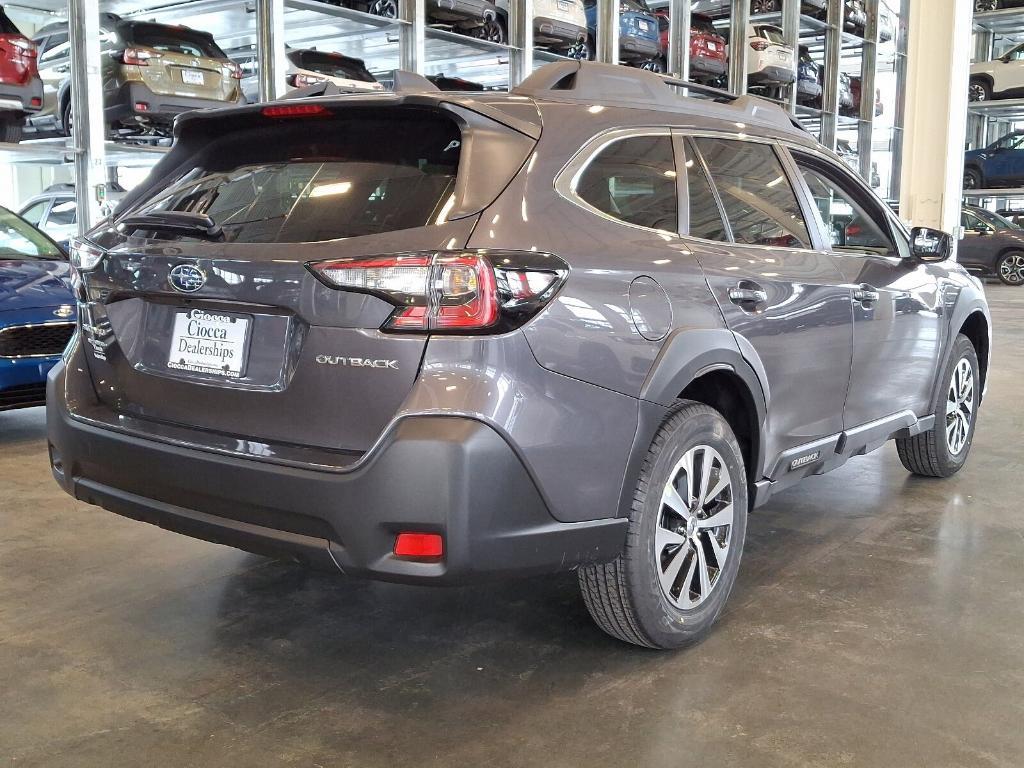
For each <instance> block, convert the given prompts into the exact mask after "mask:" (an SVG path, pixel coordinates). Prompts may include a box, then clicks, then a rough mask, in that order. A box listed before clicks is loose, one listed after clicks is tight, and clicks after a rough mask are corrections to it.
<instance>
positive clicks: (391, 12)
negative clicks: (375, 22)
mask: <svg viewBox="0 0 1024 768" xmlns="http://www.w3.org/2000/svg"><path fill="white" fill-rule="evenodd" d="M369 8H370V13H372V14H374V15H375V16H383V17H384V18H385V19H397V18H398V0H373V2H372V3H370V6H369Z"/></svg>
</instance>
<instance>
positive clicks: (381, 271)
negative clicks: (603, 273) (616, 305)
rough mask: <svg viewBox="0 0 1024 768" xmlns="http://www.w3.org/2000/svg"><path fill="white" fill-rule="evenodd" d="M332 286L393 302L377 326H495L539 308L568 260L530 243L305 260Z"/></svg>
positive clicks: (521, 319) (508, 326) (513, 323)
mask: <svg viewBox="0 0 1024 768" xmlns="http://www.w3.org/2000/svg"><path fill="white" fill-rule="evenodd" d="M307 266H308V267H309V269H310V270H311V271H312V272H313V274H314V275H316V276H317V277H318V278H319V279H320V280H321V281H323V282H324V283H326V284H327V285H329V286H330V287H332V288H337V289H339V290H346V291H356V292H359V293H370V294H373V295H375V296H379V297H381V298H383V299H384V300H386V301H388V302H390V303H392V304H394V305H395V311H394V312H392V313H391V316H390V317H389V318H388V319H387V321H386V322H385V323H384V325H383V326H382V328H383V329H384V330H388V331H407V332H423V331H429V332H432V333H438V332H442V333H443V332H451V333H458V332H502V331H507V330H512V329H513V328H518V327H519V326H520V325H522V324H523V323H525V322H526V321H527V320H529V319H530V318H531V317H533V316H534V315H535V314H537V312H539V311H540V310H541V309H542V308H543V307H544V305H545V304H547V303H548V301H550V300H551V297H552V296H554V295H555V293H556V292H557V291H558V288H559V287H560V286H561V284H562V283H563V282H564V281H565V277H566V275H567V274H568V271H569V270H568V266H567V265H566V264H565V262H564V261H562V260H561V259H559V258H558V257H556V256H552V255H551V254H546V253H537V252H533V251H467V252H461V251H439V252H432V253H412V254H396V255H393V256H367V257H357V258H351V259H338V260H334V261H318V262H312V263H310V264H309V265H307Z"/></svg>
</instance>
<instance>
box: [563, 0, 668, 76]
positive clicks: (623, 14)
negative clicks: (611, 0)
mask: <svg viewBox="0 0 1024 768" xmlns="http://www.w3.org/2000/svg"><path fill="white" fill-rule="evenodd" d="M583 6H584V8H585V10H586V14H587V57H588V58H590V59H595V58H597V0H584V2H583ZM663 53H664V51H662V49H661V33H660V32H659V30H658V19H657V18H656V17H655V16H654V14H652V13H651V11H650V9H649V8H648V7H647V2H646V0H619V59H620V60H621V61H622V62H623V63H625V64H632V65H634V66H637V67H640V68H641V69H647V70H650V71H652V72H664V71H665V64H664V61H663V59H662V54H663Z"/></svg>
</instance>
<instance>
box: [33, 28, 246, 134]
mask: <svg viewBox="0 0 1024 768" xmlns="http://www.w3.org/2000/svg"><path fill="white" fill-rule="evenodd" d="M34 40H35V42H36V45H37V46H38V47H39V73H40V75H41V77H42V79H43V108H42V110H41V111H40V112H39V113H38V114H37V115H35V116H32V117H30V118H29V121H28V123H29V125H31V126H32V127H34V128H37V129H47V130H48V129H55V130H57V131H59V132H61V133H63V134H64V135H67V136H70V135H71V76H70V75H71V49H70V45H69V42H68V23H67V22H66V21H62V22H57V23H54V24H49V25H47V26H45V27H42V28H41V29H40V30H39V31H38V32H37V33H36V36H35V38H34ZM100 40H101V44H100V45H101V53H102V57H101V75H102V79H103V104H104V117H105V119H106V123H107V125H108V127H110V128H111V129H114V130H120V131H128V132H133V133H138V132H141V133H156V134H160V135H166V134H167V133H168V132H169V130H170V126H171V122H172V121H173V120H174V118H175V117H176V116H177V115H179V114H181V113H182V112H188V111H189V110H192V109H207V108H211V107H223V106H225V105H230V104H238V103H240V102H241V101H242V89H241V87H240V85H239V81H240V80H241V78H242V71H241V69H240V68H239V67H238V65H237V64H235V63H234V62H233V61H231V60H230V59H229V58H228V57H227V55H226V54H225V53H224V51H222V50H221V49H220V47H219V46H218V45H217V43H216V42H214V39H213V37H212V36H211V35H210V34H209V33H207V32H201V31H198V30H195V29H189V28H188V27H182V26H170V25H167V24H155V23H153V22H149V21H135V20H128V19H122V18H121V17H119V16H117V15H115V14H112V13H103V14H101V15H100Z"/></svg>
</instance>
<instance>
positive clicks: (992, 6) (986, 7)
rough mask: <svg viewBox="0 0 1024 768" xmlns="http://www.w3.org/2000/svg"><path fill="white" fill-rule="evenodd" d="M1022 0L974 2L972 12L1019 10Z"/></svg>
mask: <svg viewBox="0 0 1024 768" xmlns="http://www.w3.org/2000/svg"><path fill="white" fill-rule="evenodd" d="M1021 6H1024V0H974V12H975V13H985V12H987V11H999V10H1002V9H1003V8H1020V7H1021Z"/></svg>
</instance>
